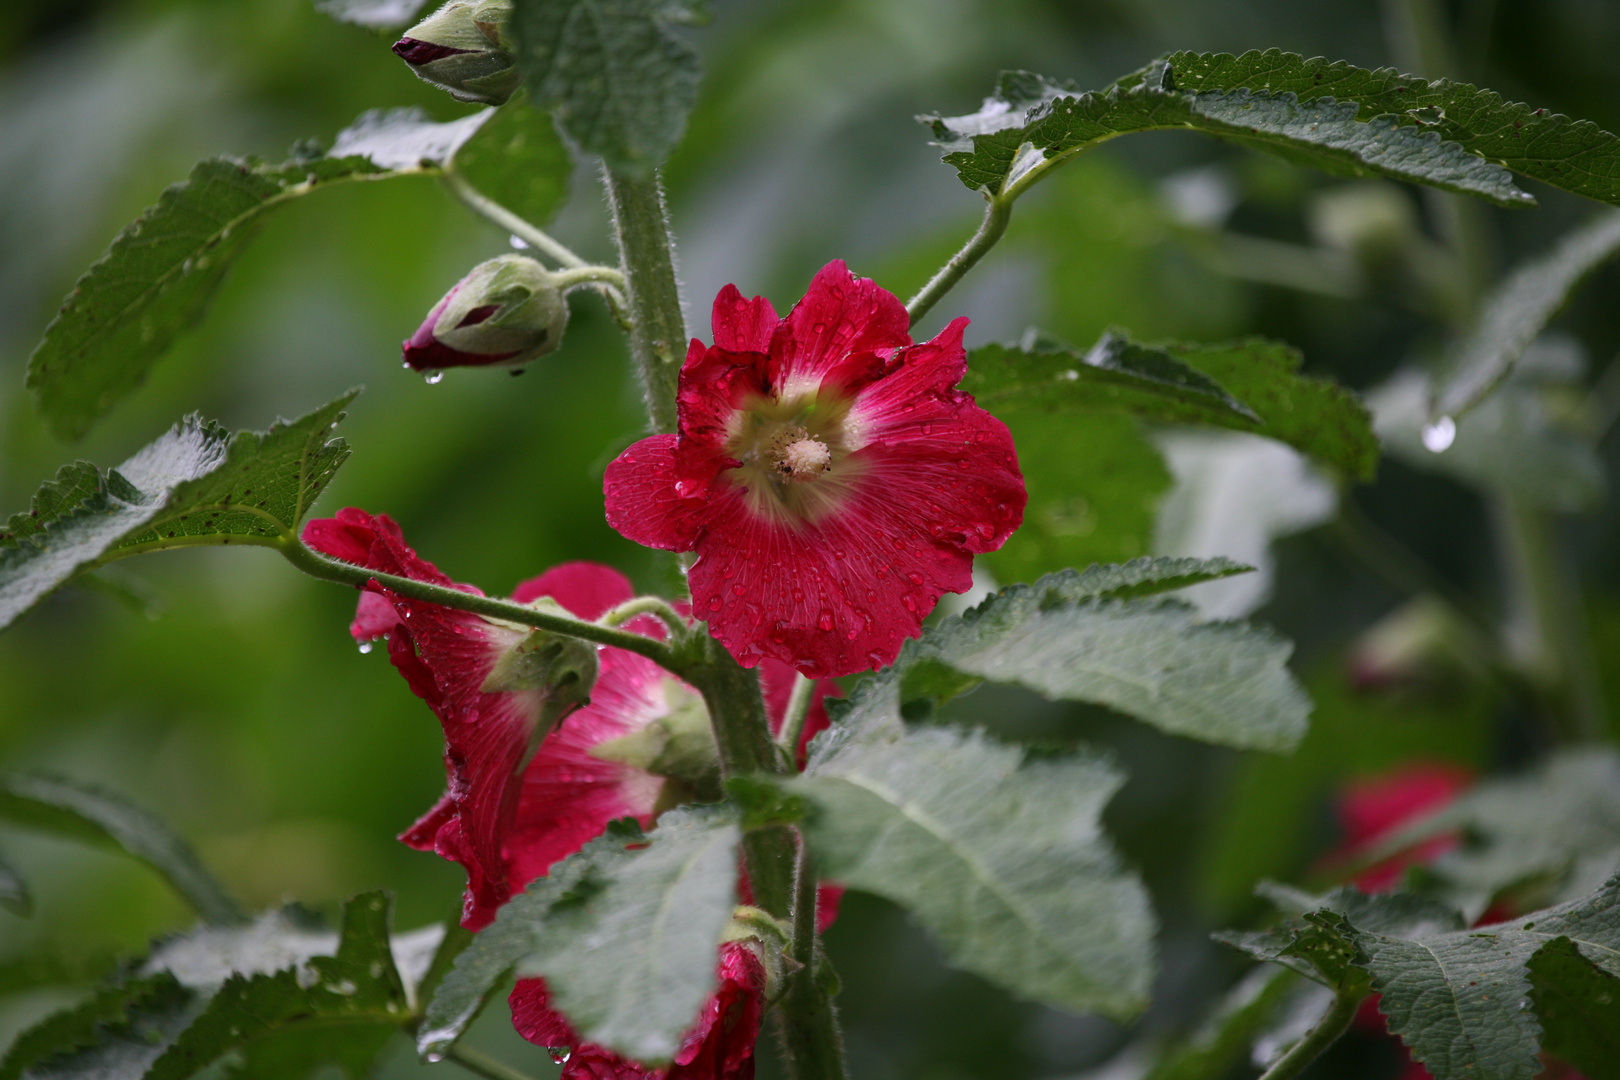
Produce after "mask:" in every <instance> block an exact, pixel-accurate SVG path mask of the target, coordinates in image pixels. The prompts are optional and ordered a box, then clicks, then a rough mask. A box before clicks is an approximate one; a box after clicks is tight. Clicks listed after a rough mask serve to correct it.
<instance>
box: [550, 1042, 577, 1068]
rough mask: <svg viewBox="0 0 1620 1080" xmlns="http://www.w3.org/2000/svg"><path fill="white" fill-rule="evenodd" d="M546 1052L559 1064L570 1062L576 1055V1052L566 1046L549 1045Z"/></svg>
mask: <svg viewBox="0 0 1620 1080" xmlns="http://www.w3.org/2000/svg"><path fill="white" fill-rule="evenodd" d="M546 1053H548V1054H550V1055H551V1060H552V1062H553V1063H554V1064H557V1065H566V1064H568V1059H569V1058H571V1057H573V1056H574V1052H573V1051H572V1050H570V1049H569V1048H568V1047H566V1046H548V1047H546Z"/></svg>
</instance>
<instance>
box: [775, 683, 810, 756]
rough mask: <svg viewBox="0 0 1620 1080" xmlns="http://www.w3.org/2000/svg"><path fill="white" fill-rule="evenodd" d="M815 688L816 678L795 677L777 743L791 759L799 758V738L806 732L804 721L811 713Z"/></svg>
mask: <svg viewBox="0 0 1620 1080" xmlns="http://www.w3.org/2000/svg"><path fill="white" fill-rule="evenodd" d="M815 690H816V680H814V679H807V678H805V677H804V676H803V675H795V676H794V677H793V693H792V694H790V695H789V696H788V703H787V711H786V712H785V713H783V714H782V730H781V733H780V734H778V735H777V736H776V745H777V746H780V747H781V748H782V751H783V753H785V754H787V756H788V760H789V761H795V760H797V759H798V756H799V738H800V736H802V735H803V734H804V721H805V718H806V717H807V716H809V715H810V703H811V702H812V701H814V700H815Z"/></svg>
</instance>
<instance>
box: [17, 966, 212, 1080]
mask: <svg viewBox="0 0 1620 1080" xmlns="http://www.w3.org/2000/svg"><path fill="white" fill-rule="evenodd" d="M192 997H193V995H192V993H191V991H189V990H187V989H186V988H185V987H183V986H181V985H180V983H179V982H177V981H176V980H175V977H174V976H173V975H170V974H169V973H168V972H162V973H160V974H157V975H153V976H149V977H146V978H137V979H132V980H129V981H127V982H124V983H122V984H120V985H114V986H104V987H102V988H101V989H99V990H97V991H96V993H95V994H94V995H92V996H91V997H90V999H89V1000H87V1001H85V1002H83V1003H81V1004H79V1005H76V1006H74V1007H72V1008H69V1009H64V1010H62V1011H61V1012H58V1013H53V1014H52V1015H51V1016H48V1017H46V1018H45V1019H44V1020H42V1021H40V1022H39V1023H38V1024H35V1025H34V1026H33V1027H31V1028H29V1029H28V1030H26V1031H24V1032H23V1033H22V1034H21V1035H19V1036H17V1039H16V1041H15V1042H13V1043H12V1044H11V1049H10V1050H9V1051H7V1052H6V1056H5V1058H4V1060H0V1080H18V1078H19V1077H21V1076H22V1075H23V1071H24V1070H25V1069H27V1068H28V1066H30V1065H33V1064H35V1063H37V1062H42V1061H46V1060H48V1059H50V1058H55V1057H59V1056H69V1055H72V1054H74V1053H75V1052H77V1051H82V1050H85V1049H87V1048H91V1047H95V1046H98V1045H101V1044H103V1043H105V1042H107V1041H108V1038H109V1036H110V1035H112V1034H113V1033H114V1032H118V1031H120V1030H123V1031H129V1030H130V1029H131V1027H132V1026H133V1025H138V1023H139V1017H140V1016H141V1015H142V1014H154V1013H155V1014H159V1015H162V1014H169V1013H172V1012H174V1011H176V1010H178V1009H181V1008H183V1007H184V1006H186V1005H188V1004H190V1002H191V1000H192ZM36 1072H37V1070H36ZM135 1075H137V1076H138V1075H140V1074H139V1073H136V1074H135Z"/></svg>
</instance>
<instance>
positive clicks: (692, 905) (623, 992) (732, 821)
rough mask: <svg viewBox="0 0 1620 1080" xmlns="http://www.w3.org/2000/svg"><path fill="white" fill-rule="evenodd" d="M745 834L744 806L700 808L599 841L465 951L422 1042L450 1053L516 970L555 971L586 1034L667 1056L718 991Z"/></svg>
mask: <svg viewBox="0 0 1620 1080" xmlns="http://www.w3.org/2000/svg"><path fill="white" fill-rule="evenodd" d="M741 838H742V830H741V828H740V827H739V825H738V820H737V815H736V814H735V812H734V811H732V810H730V809H728V808H723V807H694V808H687V809H680V810H674V811H671V812H669V813H667V814H665V815H664V816H663V817H661V818H660V819H659V822H658V827H657V828H656V829H654V830H653V831H652V832H651V833H648V834H646V836H641V835H640V834H639V832H637V831H635V830H630V829H623V830H617V829H616V830H610V832H609V833H608V834H607V835H605V836H602V837H599V838H598V839H596V840H593V841H592V842H591V843H589V844H587V845H586V846H585V847H584V848H583V849H582V850H581V851H580V852H578V853H577V854H575V855H573V856H571V857H570V858H568V859H566V860H564V861H563V862H561V863H559V864H558V865H556V866H554V867H552V868H551V871H550V873H548V874H547V875H546V876H545V877H543V878H540V879H538V880H536V881H535V882H534V883H533V884H532V885H530V886H529V888H528V890H527V891H526V892H524V893H523V894H522V895H521V896H518V897H514V898H513V899H512V900H511V901H510V902H508V903H507V904H506V906H505V907H503V908H502V909H501V911H500V914H499V915H498V916H496V919H495V922H494V923H493V924H492V925H491V926H489V927H488V928H487V929H485V930H484V931H482V932H481V933H479V934H478V935H477V936H476V937H475V938H474V939H473V942H472V944H471V945H470V946H469V947H468V948H467V949H466V951H465V952H463V953H462V954H461V955H460V956H459V957H457V958H456V963H455V966H454V968H453V969H452V970H451V971H450V973H449V974H448V975H446V976H445V978H444V981H443V982H442V983H440V985H439V989H438V991H437V993H435V994H434V996H433V1000H432V1001H431V1002H430V1003H429V1005H428V1009H427V1017H426V1019H425V1021H424V1022H423V1025H422V1028H421V1031H420V1032H419V1034H418V1037H417V1045H418V1048H419V1049H420V1050H421V1051H422V1052H423V1053H424V1054H428V1053H436V1052H437V1053H442V1052H443V1050H444V1049H445V1048H446V1047H448V1046H449V1045H450V1044H451V1043H453V1042H454V1041H455V1040H456V1039H457V1038H459V1037H460V1035H461V1033H462V1032H463V1031H464V1030H465V1029H466V1026H467V1025H468V1024H469V1023H471V1021H472V1020H473V1019H474V1018H475V1017H476V1016H477V1014H478V1011H479V1010H480V1009H481V1008H482V1007H483V1004H484V1002H485V1001H486V1000H487V998H488V996H489V994H490V993H491V992H492V991H493V989H494V988H495V986H496V985H497V984H498V983H499V982H500V980H501V978H502V977H503V976H504V975H505V973H506V972H507V971H509V970H514V969H515V971H516V974H517V976H518V977H519V978H529V977H533V976H537V975H539V976H544V977H545V980H546V985H547V986H548V987H549V988H550V991H551V995H552V1000H553V1002H554V1003H555V1005H556V1008H557V1009H559V1010H560V1011H562V1012H563V1013H564V1014H565V1015H567V1017H568V1019H569V1022H570V1023H571V1024H572V1025H573V1026H574V1029H575V1030H576V1031H578V1033H579V1036H580V1038H581V1039H583V1040H584V1041H586V1042H590V1043H596V1044H598V1045H601V1046H607V1047H609V1048H611V1049H613V1050H615V1051H617V1052H618V1053H620V1054H623V1055H625V1056H626V1057H630V1058H634V1059H635V1060H637V1061H643V1062H649V1063H656V1062H662V1061H668V1060H669V1059H670V1058H671V1057H672V1056H673V1055H674V1053H675V1051H676V1050H677V1049H679V1047H680V1042H681V1036H682V1035H683V1034H685V1032H686V1030H687V1029H688V1028H689V1027H691V1025H692V1020H693V1018H694V1017H695V1016H697V1013H698V1009H699V1008H700V1007H701V1006H702V1004H703V1002H704V1000H705V999H707V997H708V996H709V994H710V993H711V992H712V991H713V990H714V985H715V965H716V962H717V958H718V954H717V953H716V949H717V948H718V946H719V943H720V936H721V933H722V932H723V931H724V929H725V927H726V923H727V922H728V920H729V919H730V918H731V913H732V910H733V909H734V908H735V907H736V904H737V844H738V842H739V841H740V840H741ZM627 844H628V845H633V846H629V847H627Z"/></svg>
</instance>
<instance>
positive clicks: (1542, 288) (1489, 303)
mask: <svg viewBox="0 0 1620 1080" xmlns="http://www.w3.org/2000/svg"><path fill="white" fill-rule="evenodd" d="M1617 161H1620V158H1617ZM1616 253H1620V212H1613V211H1610V212H1606V213H1603V214H1601V215H1599V216H1598V217H1596V218H1594V219H1593V220H1592V221H1590V222H1588V223H1587V224H1586V225H1584V226H1582V227H1581V228H1579V229H1576V230H1575V231H1573V232H1571V233H1569V234H1568V235H1566V236H1565V237H1564V238H1563V239H1562V240H1560V241H1559V242H1558V246H1557V247H1555V248H1554V249H1553V250H1552V251H1551V252H1549V253H1548V254H1546V255H1544V256H1543V257H1541V258H1539V259H1535V260H1532V261H1531V262H1528V263H1526V264H1525V265H1523V266H1521V267H1519V268H1518V269H1517V270H1515V271H1514V272H1513V273H1512V274H1511V275H1509V276H1508V278H1507V279H1506V280H1505V281H1503V282H1502V283H1501V284H1500V285H1498V286H1497V287H1496V289H1495V290H1494V291H1493V292H1492V293H1491V295H1490V296H1488V297H1486V298H1485V300H1484V301H1483V302H1482V303H1481V304H1480V312H1481V316H1480V320H1479V323H1478V325H1477V326H1475V327H1474V329H1473V331H1472V332H1471V333H1470V334H1469V335H1468V338H1467V340H1466V341H1464V342H1463V343H1462V345H1461V347H1460V348H1459V349H1458V350H1457V352H1456V355H1455V356H1454V357H1453V358H1452V361H1451V373H1450V375H1449V376H1447V378H1446V379H1445V381H1444V384H1443V385H1442V386H1441V387H1440V388H1439V389H1438V391H1437V393H1436V395H1435V401H1434V407H1433V411H1434V412H1435V413H1436V414H1438V415H1441V416H1449V417H1452V418H1453V419H1455V418H1456V417H1459V416H1461V415H1462V414H1464V413H1466V412H1468V411H1469V410H1471V409H1473V408H1474V407H1475V406H1477V405H1478V404H1479V403H1480V402H1482V401H1484V400H1485V398H1486V396H1487V395H1489V394H1490V392H1491V391H1492V390H1495V389H1496V388H1497V387H1498V386H1500V385H1502V382H1503V380H1505V379H1506V378H1507V377H1508V375H1509V374H1510V373H1511V372H1512V371H1513V365H1514V364H1516V363H1517V362H1518V360H1519V357H1521V356H1523V355H1524V351H1525V349H1527V348H1529V347H1530V343H1531V342H1532V341H1534V340H1535V339H1536V337H1537V335H1539V334H1540V333H1541V331H1542V330H1543V329H1545V327H1546V325H1547V323H1548V322H1549V321H1550V320H1551V319H1552V317H1553V316H1554V315H1556V314H1558V311H1559V309H1561V308H1562V307H1563V306H1564V304H1565V303H1566V302H1567V301H1568V300H1569V295H1570V293H1571V292H1572V291H1573V290H1574V289H1575V287H1576V286H1577V285H1579V284H1580V282H1581V280H1582V279H1583V278H1585V277H1586V275H1587V274H1589V273H1591V272H1592V271H1593V270H1594V269H1596V268H1597V267H1598V266H1599V265H1600V264H1601V263H1604V262H1606V261H1607V260H1609V259H1611V258H1613V257H1614V256H1615V254H1616Z"/></svg>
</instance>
